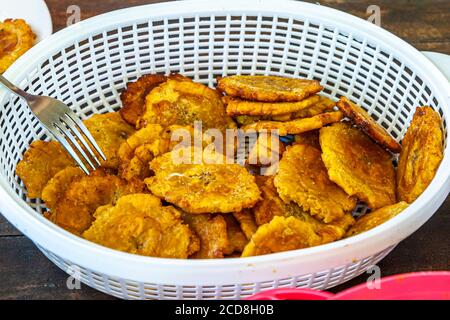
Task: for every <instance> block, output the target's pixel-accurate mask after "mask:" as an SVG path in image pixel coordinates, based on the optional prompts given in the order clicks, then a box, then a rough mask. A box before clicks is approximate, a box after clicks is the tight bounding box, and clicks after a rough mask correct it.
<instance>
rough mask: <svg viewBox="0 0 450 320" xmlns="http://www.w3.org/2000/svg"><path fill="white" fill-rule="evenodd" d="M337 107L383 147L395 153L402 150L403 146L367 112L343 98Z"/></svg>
mask: <svg viewBox="0 0 450 320" xmlns="http://www.w3.org/2000/svg"><path fill="white" fill-rule="evenodd" d="M337 106H338V108H339V110H341V111H342V112H343V113H344V115H345V116H346V117H347V118H349V119H350V120H352V121H353V122H354V123H355V124H356V126H358V127H359V128H360V129H361V130H363V131H364V132H365V133H366V134H367V135H368V136H369V137H371V138H372V139H373V140H375V141H376V142H377V143H379V144H380V145H381V146H383V147H385V148H387V149H389V150H391V151H392V152H395V153H399V152H400V151H401V150H402V146H401V145H400V144H399V143H398V142H397V141H395V139H394V138H392V137H391V135H390V134H389V133H388V132H387V131H386V130H385V129H384V128H383V127H382V126H380V125H379V124H378V123H377V122H375V120H373V118H372V117H371V116H370V115H369V114H368V113H367V112H366V110H364V109H363V108H361V107H360V106H358V105H356V104H354V103H352V102H351V101H350V100H349V99H347V98H346V97H341V99H340V100H339V102H338V103H337Z"/></svg>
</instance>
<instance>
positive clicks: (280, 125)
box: [242, 111, 344, 136]
mask: <svg viewBox="0 0 450 320" xmlns="http://www.w3.org/2000/svg"><path fill="white" fill-rule="evenodd" d="M343 117H344V116H343V114H342V112H340V111H333V112H326V113H321V114H318V115H316V116H314V117H311V118H303V119H296V120H292V121H288V122H280V121H259V122H256V123H253V124H249V125H246V126H243V127H242V130H244V131H250V130H255V131H256V132H260V131H264V130H277V131H278V134H279V135H280V136H285V135H288V134H299V133H303V132H307V131H311V130H316V129H320V128H322V127H323V126H325V125H327V124H331V123H335V122H339V121H341V120H342V119H343Z"/></svg>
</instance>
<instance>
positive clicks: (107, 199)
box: [43, 168, 144, 235]
mask: <svg viewBox="0 0 450 320" xmlns="http://www.w3.org/2000/svg"><path fill="white" fill-rule="evenodd" d="M64 176H65V177H64ZM60 181H64V182H65V183H66V184H65V185H61V183H60ZM57 187H61V188H62V189H61V190H60V195H59V196H56V197H55V196H54V194H55V193H54V192H52V191H51V190H54V189H55V188H57ZM142 187H143V186H142V185H141V184H132V183H131V184H127V183H126V182H125V181H124V180H122V179H120V178H118V177H116V176H114V175H110V174H108V173H106V172H103V171H102V170H97V171H96V172H94V173H91V174H90V175H89V176H86V175H81V176H80V175H79V174H77V173H74V172H73V171H72V168H67V169H65V172H63V173H60V176H57V177H55V179H52V180H50V182H49V184H47V186H46V188H45V189H46V192H45V195H46V197H45V198H44V199H43V200H44V201H48V203H47V206H48V208H49V209H50V213H48V214H47V218H48V219H49V220H51V221H53V222H54V223H56V224H57V225H59V226H60V227H62V228H64V229H66V230H67V231H70V232H72V233H74V234H78V235H79V234H81V233H82V232H83V231H85V230H86V229H88V228H89V227H90V226H91V224H92V221H93V214H94V212H95V210H96V209H97V208H98V207H100V206H103V205H107V204H114V203H115V201H116V200H117V199H118V198H119V197H121V196H122V195H126V194H132V193H141V192H143V191H144V190H143V188H142Z"/></svg>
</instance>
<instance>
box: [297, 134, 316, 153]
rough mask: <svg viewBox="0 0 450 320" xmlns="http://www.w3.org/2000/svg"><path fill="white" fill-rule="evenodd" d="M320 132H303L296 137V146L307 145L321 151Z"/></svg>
mask: <svg viewBox="0 0 450 320" xmlns="http://www.w3.org/2000/svg"><path fill="white" fill-rule="evenodd" d="M319 135H320V130H313V131H308V132H303V133H300V134H297V135H295V137H294V139H295V142H294V143H295V144H306V145H309V146H311V147H314V148H317V149H319V150H320V149H321V147H320V141H319Z"/></svg>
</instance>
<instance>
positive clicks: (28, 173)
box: [16, 141, 75, 198]
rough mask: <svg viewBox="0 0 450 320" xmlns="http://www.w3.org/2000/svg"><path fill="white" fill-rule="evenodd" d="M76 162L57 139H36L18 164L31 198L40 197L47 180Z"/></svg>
mask: <svg viewBox="0 0 450 320" xmlns="http://www.w3.org/2000/svg"><path fill="white" fill-rule="evenodd" d="M72 165H75V162H74V161H73V160H72V158H71V157H70V156H69V155H68V154H67V152H66V151H65V150H64V149H63V147H61V145H60V144H59V143H58V142H55V141H50V142H46V141H34V142H33V143H32V144H31V145H30V148H29V149H28V150H27V151H26V152H25V154H24V155H23V159H22V160H21V161H20V162H19V163H18V164H17V166H16V174H17V175H18V176H19V178H20V179H21V180H22V182H23V183H24V184H25V187H26V189H27V192H28V194H27V196H28V197H29V198H40V197H41V193H42V189H44V187H45V185H46V184H47V182H48V181H49V180H50V179H51V178H53V176H54V175H55V174H57V173H58V172H59V171H60V170H62V169H64V168H66V167H68V166H72Z"/></svg>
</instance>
